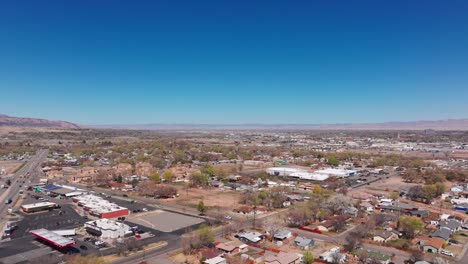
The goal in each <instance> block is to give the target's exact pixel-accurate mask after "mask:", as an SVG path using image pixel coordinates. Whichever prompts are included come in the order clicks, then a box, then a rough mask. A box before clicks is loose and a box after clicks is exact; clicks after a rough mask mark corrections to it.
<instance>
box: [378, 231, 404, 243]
mask: <svg viewBox="0 0 468 264" xmlns="http://www.w3.org/2000/svg"><path fill="white" fill-rule="evenodd" d="M397 239H398V235H397V234H395V233H393V232H391V231H387V230H384V231H380V232H377V233H376V234H375V235H374V237H373V239H372V240H374V241H377V242H381V243H387V242H388V241H392V240H397Z"/></svg>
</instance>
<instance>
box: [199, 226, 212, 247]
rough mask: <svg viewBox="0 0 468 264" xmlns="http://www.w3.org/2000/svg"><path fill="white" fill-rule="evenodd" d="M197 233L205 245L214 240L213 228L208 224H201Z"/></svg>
mask: <svg viewBox="0 0 468 264" xmlns="http://www.w3.org/2000/svg"><path fill="white" fill-rule="evenodd" d="M195 233H196V234H197V236H198V239H199V241H200V243H201V244H202V245H203V246H207V245H209V244H212V243H213V242H214V234H213V230H212V229H211V227H209V226H207V225H201V226H200V228H199V229H198V230H197V231H196V232H195Z"/></svg>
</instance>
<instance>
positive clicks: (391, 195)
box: [390, 191, 400, 201]
mask: <svg viewBox="0 0 468 264" xmlns="http://www.w3.org/2000/svg"><path fill="white" fill-rule="evenodd" d="M399 197H400V195H399V194H398V192H395V191H393V192H392V193H391V194H390V198H392V200H394V201H396V200H398V198H399Z"/></svg>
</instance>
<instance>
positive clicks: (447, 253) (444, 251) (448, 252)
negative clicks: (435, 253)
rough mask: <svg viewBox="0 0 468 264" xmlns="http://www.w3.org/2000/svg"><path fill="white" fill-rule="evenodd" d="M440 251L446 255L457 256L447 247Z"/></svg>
mask: <svg viewBox="0 0 468 264" xmlns="http://www.w3.org/2000/svg"><path fill="white" fill-rule="evenodd" d="M440 253H441V254H444V255H446V256H450V257H455V255H454V254H453V253H452V252H450V251H448V250H445V249H442V250H441V251H440Z"/></svg>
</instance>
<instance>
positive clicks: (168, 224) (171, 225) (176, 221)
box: [132, 210, 204, 232]
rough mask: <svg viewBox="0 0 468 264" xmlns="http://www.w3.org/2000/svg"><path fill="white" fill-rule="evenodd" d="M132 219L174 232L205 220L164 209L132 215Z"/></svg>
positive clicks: (145, 224) (148, 225)
mask: <svg viewBox="0 0 468 264" xmlns="http://www.w3.org/2000/svg"><path fill="white" fill-rule="evenodd" d="M132 221H133V222H135V223H137V224H140V225H144V226H146V227H150V228H154V229H156V230H159V231H162V232H173V231H176V230H179V229H183V228H187V227H190V226H193V225H197V224H200V223H203V222H204V220H203V219H201V218H198V217H193V216H187V215H183V214H177V213H172V212H167V211H162V210H156V211H154V212H151V213H148V214H145V215H142V216H138V217H132Z"/></svg>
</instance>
